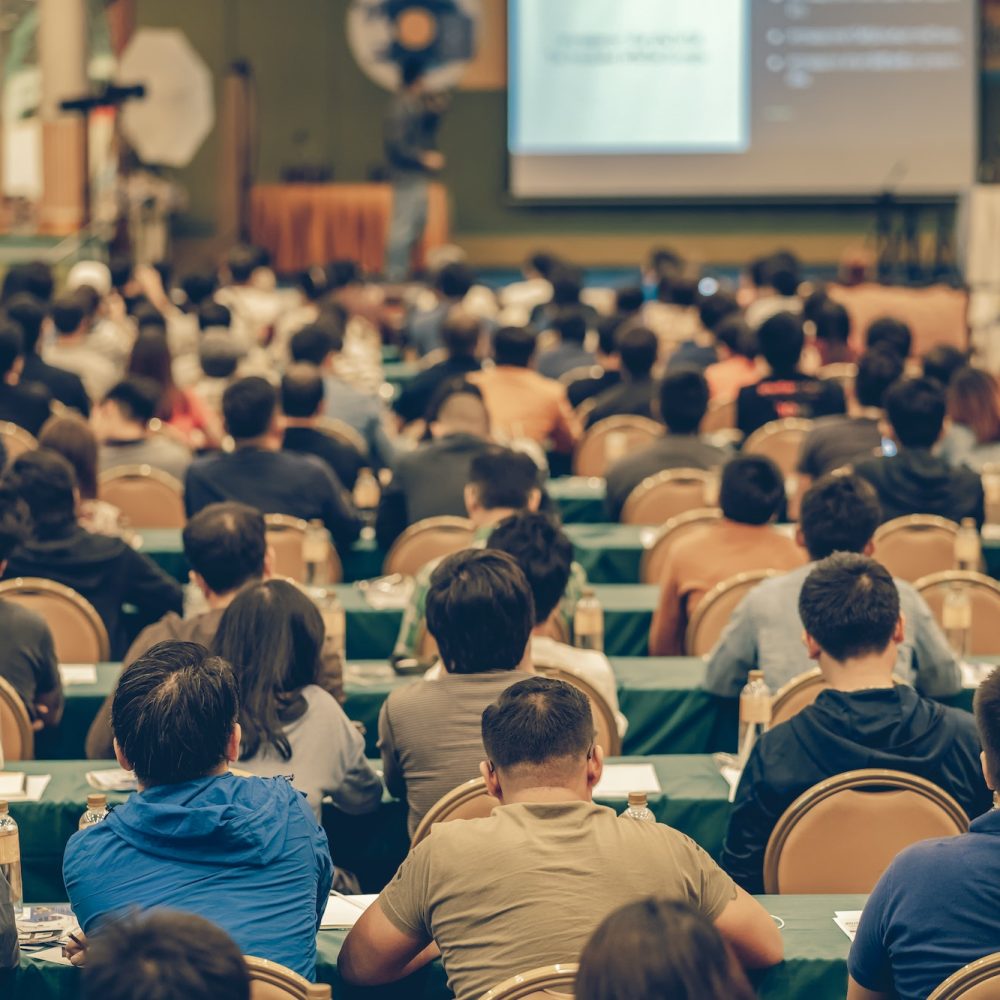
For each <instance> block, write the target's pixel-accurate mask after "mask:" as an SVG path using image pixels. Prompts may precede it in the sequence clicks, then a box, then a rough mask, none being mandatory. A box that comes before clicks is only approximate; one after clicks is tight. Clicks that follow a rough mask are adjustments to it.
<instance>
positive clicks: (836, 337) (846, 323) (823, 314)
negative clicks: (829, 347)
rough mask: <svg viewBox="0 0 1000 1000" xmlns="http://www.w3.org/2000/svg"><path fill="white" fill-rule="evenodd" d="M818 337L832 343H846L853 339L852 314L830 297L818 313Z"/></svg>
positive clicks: (816, 318) (816, 320) (816, 321)
mask: <svg viewBox="0 0 1000 1000" xmlns="http://www.w3.org/2000/svg"><path fill="white" fill-rule="evenodd" d="M813 322H815V324H816V339H817V340H826V341H829V342H830V343H832V344H846V343H847V341H848V340H850V339H851V314H850V313H849V312H848V311H847V310H846V309H845V308H844V307H843V306H842V305H841V304H840V303H839V302H834V301H833V300H832V299H828V300H827V301H826V302H824V303H823V305H822V306H821V307H820V309H819V310H818V311H817V313H816V317H815V319H814V321H813Z"/></svg>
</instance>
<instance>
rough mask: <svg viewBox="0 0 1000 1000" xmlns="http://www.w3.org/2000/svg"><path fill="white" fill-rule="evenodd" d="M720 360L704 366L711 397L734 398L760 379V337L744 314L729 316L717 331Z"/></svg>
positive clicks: (716, 340)
mask: <svg viewBox="0 0 1000 1000" xmlns="http://www.w3.org/2000/svg"><path fill="white" fill-rule="evenodd" d="M715 342H716V350H717V351H718V353H719V359H720V360H719V361H716V363H715V364H714V365H709V366H708V367H707V368H706V369H705V381H706V382H708V391H709V394H710V396H711V398H712V399H735V398H736V394H737V393H738V392H739V391H740V389H742V388H743V387H744V386H748V385H753V384H754V383H755V382H756V381H758V380H759V379H760V376H761V371H760V369H759V368H758V367H757V338H756V337H755V336H754V332H753V330H751V329H750V327H749V326H748V325H747V323H746V320H744V319H743V318H742V317H741V316H727V317H726V318H725V319H724V320H723V321H722V322H721V323H720V324H719V325H718V327H717V328H716V330H715Z"/></svg>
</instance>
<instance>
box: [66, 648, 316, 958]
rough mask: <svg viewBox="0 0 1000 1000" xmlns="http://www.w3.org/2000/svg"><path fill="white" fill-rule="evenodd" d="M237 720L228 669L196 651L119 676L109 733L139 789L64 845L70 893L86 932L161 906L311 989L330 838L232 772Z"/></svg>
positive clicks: (265, 786)
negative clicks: (222, 934)
mask: <svg viewBox="0 0 1000 1000" xmlns="http://www.w3.org/2000/svg"><path fill="white" fill-rule="evenodd" d="M237 710H238V692H237V685H236V680H235V678H234V676H233V672H232V669H231V668H230V666H229V664H227V663H226V662H225V661H224V660H222V659H220V658H219V657H215V656H210V655H209V653H208V651H207V650H206V649H205V647H204V646H201V645H199V644H198V643H193V642H161V643H158V644H157V645H155V646H153V648H152V649H150V650H149V652H148V653H146V654H145V656H142V657H140V658H139V659H138V660H136V661H135V662H134V663H133V664H132V665H131V666H129V667H128V668H126V670H125V671H124V672H123V673H122V676H121V680H120V681H119V683H118V690H117V691H116V693H115V698H114V703H113V706H112V710H111V724H112V728H113V730H114V734H115V755H116V756H117V758H118V762H119V763H120V764H121V766H122V767H123V768H125V769H126V770H134V771H135V774H136V778H137V780H138V785H139V791H138V793H137V794H135V795H132V796H131V797H130V798H129V799H128V801H127V802H125V803H124V804H123V805H121V806H118V807H117V808H116V809H114V810H112V812H111V814H110V815H109V816H108V818H107V819H106V820H105V821H104V822H103V823H100V824H99V825H97V826H93V827H90V828H88V829H85V830H82V831H80V832H79V833H77V834H75V835H74V836H73V837H72V838H70V841H69V844H68V845H67V847H66V853H65V857H64V860H63V878H64V880H65V883H66V891H67V893H68V894H69V899H70V902H71V903H72V905H73V911H74V913H75V914H76V917H77V919H78V920H79V922H80V925H81V927H82V928H83V930H84V932H86V933H88V934H89V933H90V932H91V930H92V929H93V928H95V927H96V926H98V925H99V924H100V922H101V921H102V920H103V919H104V918H109V917H115V916H119V915H122V914H124V913H126V912H128V911H129V910H134V909H136V908H139V909H146V908H149V907H161V906H165V907H170V908H171V909H174V910H182V911H186V912H189V913H195V914H197V915H199V916H201V917H205V918H206V919H207V920H210V921H212V923H214V924H217V925H218V926H219V927H221V928H222V929H223V930H224V931H226V932H227V933H228V934H229V935H230V937H232V938H233V940H234V941H235V942H236V944H237V945H238V946H239V947H240V949H241V951H242V952H243V953H244V954H246V955H254V956H256V957H258V958H267V959H270V960H272V961H274V962H280V963H281V964H282V965H286V966H288V967H289V968H291V969H294V970H295V971H296V972H298V973H299V974H301V975H303V976H307V977H309V978H312V977H313V975H314V974H315V968H316V931H317V930H318V929H319V924H320V920H321V918H322V915H323V910H324V907H325V905H326V901H327V897H328V895H329V892H330V884H331V880H332V874H333V864H332V862H331V860H330V851H329V847H328V846H327V839H326V835H325V834H324V832H323V830H322V829H321V828H320V826H319V825H318V824H317V823H316V820H315V819H314V818H313V814H312V812H311V810H310V809H309V806H308V805H307V804H306V800H305V799H304V798H303V797H302V795H300V794H299V793H298V792H297V791H295V789H293V788H292V786H291V785H290V784H289V782H288V781H287V780H286V779H284V778H253V777H246V778H243V777H236V776H235V775H233V774H231V773H230V771H229V763H230V761H234V760H236V759H237V758H238V757H239V749H240V735H241V733H240V726H239V723H238V722H237V721H236V719H237Z"/></svg>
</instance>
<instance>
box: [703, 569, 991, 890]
mask: <svg viewBox="0 0 1000 1000" xmlns="http://www.w3.org/2000/svg"><path fill="white" fill-rule="evenodd" d="M798 610H799V617H800V618H801V619H802V627H803V628H804V630H805V636H804V639H805V644H806V648H807V649H808V650H809V656H810V657H811V658H812V659H813V660H815V661H816V663H817V664H818V665H819V669H820V670H821V671H822V674H823V680H824V681H825V682H826V683H827V685H828V688H827V689H826V690H824V691H821V692H820V694H819V697H818V698H817V699H816V701H815V703H814V704H812V705H810V706H809V707H808V708H805V709H803V710H802V711H801V712H799V714H798V715H796V716H794V717H793V718H791V719H789V720H788V721H787V722H782V723H780V724H779V725H776V726H775V727H774V728H773V729H770V730H768V731H767V732H766V733H764V734H763V735H762V736H761V737H760V739H759V740H758V741H757V743H756V744H755V746H754V747H753V750H752V751H751V753H750V757H749V759H748V760H747V763H746V766H745V768H744V770H743V775H742V777H741V779H740V784H739V788H738V789H737V791H736V799H735V802H734V805H733V809H732V812H731V814H730V817H729V826H728V828H727V830H726V839H725V843H724V844H723V848H722V867H723V868H725V870H726V871H727V872H729V874H730V875H732V876H733V878H734V879H736V881H737V882H738V883H739V884H740V885H741V886H743V888H744V889H746V890H747V892H751V893H760V892H763V891H764V875H763V869H764V852H765V850H766V848H767V842H768V839H769V838H770V836H771V832H772V830H773V829H774V826H775V824H776V823H777V822H778V819H779V818H780V817H781V815H782V813H784V812H785V810H786V809H787V808H788V807H789V806H790V805H791V804H792V803H793V802H794V801H795V800H796V799H797V798H798V797H799V796H800V795H801V794H802V793H803V792H805V791H806V790H807V789H809V788H812V786H813V785H815V784H818V783H819V782H820V781H823V779H825V778H830V777H832V776H833V775H836V774H843V773H844V772H846V771H855V770H859V769H861V768H872V767H874V768H884V769H886V770H890V771H905V772H906V773H908V774H916V775H919V776H920V777H921V778H926V779H927V780H928V781H932V782H934V784H936V785H939V786H940V787H941V788H943V789H944V790H945V791H946V792H948V793H949V794H950V795H952V796H953V797H954V798H955V799H956V801H957V802H958V804H959V805H960V806H961V807H962V808H963V809H964V810H965V811H966V812H967V813H968V815H969V816H970V817H976V816H979V815H981V814H982V813H983V812H985V811H986V810H987V809H989V808H990V804H991V800H990V796H989V794H988V792H987V790H986V787H985V786H984V785H983V782H982V780H981V774H980V767H979V738H978V736H977V735H976V727H975V723H974V722H973V719H972V716H971V715H969V713H968V712H963V711H961V710H960V709H957V708H945V707H944V706H943V705H939V704H938V703H937V702H934V701H929V700H928V699H926V698H922V697H921V696H920V695H919V694H917V692H916V691H915V690H914V689H913V688H911V687H910V686H909V685H907V684H901V683H897V682H896V680H895V678H894V677H893V668H894V667H895V665H896V653H897V647H898V646H899V643H900V642H902V639H903V618H902V616H901V615H900V611H899V591H898V590H897V589H896V584H895V581H894V580H893V579H892V577H891V576H890V575H889V572H888V571H887V570H886V569H885V567H884V566H882V565H880V564H879V563H877V562H875V560H874V559H869V558H867V557H866V556H861V555H855V554H854V553H848V552H838V553H835V554H834V555H832V556H829V557H828V558H826V559H824V560H822V562H819V563H817V564H816V566H815V567H813V570H812V572H811V573H810V574H809V576H808V577H807V578H806V581H805V583H804V584H803V585H802V591H801V593H800V594H799V607H798Z"/></svg>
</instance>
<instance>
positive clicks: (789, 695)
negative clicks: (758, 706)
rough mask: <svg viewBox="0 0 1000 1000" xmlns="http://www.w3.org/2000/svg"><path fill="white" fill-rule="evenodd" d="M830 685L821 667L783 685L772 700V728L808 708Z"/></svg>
mask: <svg viewBox="0 0 1000 1000" xmlns="http://www.w3.org/2000/svg"><path fill="white" fill-rule="evenodd" d="M828 686H829V685H828V684H827V683H826V679H825V678H824V677H823V672H822V671H821V670H820V669H819V667H816V668H815V669H813V670H807V671H806V672H805V673H804V674H799V675H798V677H793V678H792V679H791V680H790V681H789V682H788V683H787V684H784V685H782V686H781V687H780V688H778V690H777V691H776V692H775V695H774V698H773V699H772V700H771V722H770V726H771V728H773V727H774V726H776V725H778V723H779V722H787V721H788V720H789V719H791V718H792V717H793V716H795V715H798V714H799V712H801V711H802V709H804V708H808V707H809V706H810V705H811V704H812V703H813V702H814V701H815V700H816V699H817V698H818V697H819V694H820V692H821V691H825V690H826V688H827V687H828Z"/></svg>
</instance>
